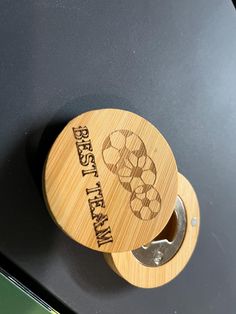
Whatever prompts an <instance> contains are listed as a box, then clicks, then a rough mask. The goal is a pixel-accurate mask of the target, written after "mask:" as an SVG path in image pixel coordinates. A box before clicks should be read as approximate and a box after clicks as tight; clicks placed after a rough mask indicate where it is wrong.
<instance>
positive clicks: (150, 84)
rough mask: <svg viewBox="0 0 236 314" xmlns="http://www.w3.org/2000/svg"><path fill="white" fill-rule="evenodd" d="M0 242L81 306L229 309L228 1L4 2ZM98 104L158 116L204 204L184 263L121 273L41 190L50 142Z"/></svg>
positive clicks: (233, 38) (232, 197) (0, 9)
mask: <svg viewBox="0 0 236 314" xmlns="http://www.w3.org/2000/svg"><path fill="white" fill-rule="evenodd" d="M0 40H1V41H0V42H1V46H0V105H1V114H0V121H1V132H0V152H1V154H0V162H1V163H0V166H1V171H0V182H1V193H0V204H1V209H0V251H1V252H2V254H4V255H5V256H6V257H7V258H9V259H10V260H11V261H13V262H14V263H15V264H17V265H18V266H19V267H20V268H21V269H22V270H24V271H26V273H27V274H29V275H30V276H31V277H32V278H34V279H35V280H36V281H39V282H40V284H41V285H42V286H43V287H45V289H47V290H48V291H49V292H51V293H52V294H54V295H55V296H56V297H57V298H59V299H60V300H62V301H63V302H64V303H65V304H66V305H68V307H69V308H71V309H72V310H74V311H75V312H77V313H79V314H82V313H83V314H91V313H97V314H98V313H101V314H108V313H124V314H126V313H136V314H138V313H146V314H153V313H161V314H180V313H181V314H190V313H191V314H195V313H196V314H199V313H214V314H222V313H227V314H231V313H234V312H235V308H236V298H235V292H236V270H235V264H236V250H235V249H234V247H235V242H234V241H235V238H236V227H235V221H236V205H235V204H236V191H235V186H236V88H235V86H236V85H235V81H236V57H235V56H236V53H235V51H236V19H235V10H234V7H233V4H232V3H231V1H229V0H225V1H223V0H208V1H205V0H199V1H192V0H181V1H175V0H167V1H159V0H158V1H157V0H153V1H149V0H145V1H144V0H142V1H141V0H140V1H139V0H135V1H134V0H130V1H103V0H101V1H73V0H68V1H66V0H57V1H54V0H53V1H51V0H41V1H36V0H35V1H34V0H31V1H1V3H0ZM102 107H119V108H124V109H128V110H131V111H134V112H136V113H138V114H140V115H142V116H144V117H145V118H147V119H148V120H150V121H151V122H152V123H153V124H154V125H156V126H157V127H158V128H159V130H160V131H161V132H162V133H163V134H164V136H165V137H166V138H167V140H168V142H169V143H170V145H171V147H172V149H173V151H174V153H175V156H176V160H177V163H178V166H179V170H180V172H182V173H183V174H185V175H186V176H187V177H188V178H189V179H190V180H191V182H192V184H193V185H194V187H195V189H196V191H197V193H198V197H199V201H200V205H201V231H200V237H199V241H198V245H197V249H196V251H195V253H194V255H193V257H192V259H191V261H190V263H189V264H188V266H187V267H186V269H185V270H184V271H183V273H182V274H181V276H179V277H178V278H177V279H175V280H174V281H172V282H171V283H170V284H168V285H166V286H164V287H162V288H159V289H152V290H143V289H137V288H134V287H131V286H129V285H128V284H127V283H126V282H125V281H123V280H122V279H120V278H119V277H118V276H117V275H116V274H114V273H113V272H112V271H111V270H110V269H109V268H108V266H107V265H106V264H105V262H104V260H103V257H102V255H101V254H100V253H97V252H94V251H91V250H88V249H86V248H84V247H82V246H80V245H77V244H76V243H74V242H72V241H71V240H70V239H69V238H67V237H66V236H65V235H64V234H63V233H62V232H61V231H60V230H59V229H58V228H57V227H56V225H55V224H54V223H53V221H52V220H51V218H50V216H49V214H48V212H47V210H46V207H45V204H44V201H43V198H42V194H41V183H40V182H41V171H42V166H43V161H44V159H45V157H46V154H47V151H48V149H49V147H50V145H51V143H52V142H53V140H54V139H55V136H56V135H57V134H58V132H59V131H60V130H61V128H62V126H63V125H64V124H65V123H66V122H67V121H68V120H69V119H70V118H72V117H73V116H75V115H77V114H79V113H81V112H83V111H86V110H89V109H92V108H102Z"/></svg>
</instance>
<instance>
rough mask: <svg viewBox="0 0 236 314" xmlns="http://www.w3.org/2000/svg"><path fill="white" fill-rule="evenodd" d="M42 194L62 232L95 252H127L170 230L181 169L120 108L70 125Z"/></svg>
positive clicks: (157, 139) (147, 127)
mask: <svg viewBox="0 0 236 314" xmlns="http://www.w3.org/2000/svg"><path fill="white" fill-rule="evenodd" d="M43 184H44V195H45V200H46V202H47V205H48V209H49V210H50V213H51V214H52V216H53V218H54V220H55V222H56V223H57V224H58V225H59V226H60V228H61V229H62V230H63V231H64V232H65V233H66V234H67V235H69V236H70V237H71V238H73V239H74V240H75V241H77V242H79V243H81V244H83V245H85V246H87V247H89V248H92V249H95V250H98V251H103V252H122V251H128V250H132V249H135V248H138V247H140V246H141V245H142V244H144V243H147V242H148V241H151V240H152V239H153V238H154V236H156V235H157V234H158V233H159V232H161V230H162V229H163V228H164V227H165V225H166V223H167V222H168V220H169V219H170V216H171V214H172V212H173V209H174V205H175V200H176V197H177V187H178V179H177V167H176V162H175V158H174V156H173V153H172V151H171V149H170V147H169V145H168V143H167V141H166V140H165V139H164V137H163V136H162V135H161V133H160V132H159V131H158V130H157V128H156V127H154V126H153V125H152V124H151V123H150V122H148V121H147V120H145V119H144V118H142V117H140V116H138V115H136V114H134V113H131V112H128V111H124V110H119V109H101V110H94V111H89V112H85V113H83V114H81V115H79V116H77V117H76V118H74V119H73V120H71V121H70V122H69V123H68V124H67V125H66V127H65V128H64V129H63V131H62V132H61V133H60V134H59V136H58V137H57V139H56V141H55V142H54V144H53V146H52V148H51V150H50V152H49V155H48V158H47V160H46V163H45V169H44V175H43Z"/></svg>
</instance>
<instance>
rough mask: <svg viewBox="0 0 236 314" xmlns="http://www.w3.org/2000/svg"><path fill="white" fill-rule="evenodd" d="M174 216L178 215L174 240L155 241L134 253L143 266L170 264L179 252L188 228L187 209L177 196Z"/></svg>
mask: <svg viewBox="0 0 236 314" xmlns="http://www.w3.org/2000/svg"><path fill="white" fill-rule="evenodd" d="M173 215H176V221H177V226H176V230H175V235H174V238H173V240H172V241H171V242H170V241H168V240H167V239H161V240H155V239H154V240H153V241H151V242H150V243H147V244H146V245H143V246H142V247H140V248H138V249H136V250H133V251H132V254H133V255H134V257H135V258H136V259H137V260H138V261H139V262H140V263H141V264H142V265H144V266H147V267H158V266H160V265H163V264H165V263H166V262H168V261H169V260H170V259H172V258H173V257H174V255H175V254H176V253H177V252H178V250H179V248H180V246H181V244H182V242H183V239H184V236H185V231H186V226H187V218H186V211H185V207H184V204H183V202H182V200H181V198H180V197H179V196H177V199H176V204H175V210H174V213H173ZM194 218H195V217H194ZM192 220H193V219H192Z"/></svg>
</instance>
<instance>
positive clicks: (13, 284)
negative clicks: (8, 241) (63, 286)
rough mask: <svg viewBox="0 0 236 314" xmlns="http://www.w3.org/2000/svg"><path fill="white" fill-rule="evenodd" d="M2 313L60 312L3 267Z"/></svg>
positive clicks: (0, 280)
mask: <svg viewBox="0 0 236 314" xmlns="http://www.w3.org/2000/svg"><path fill="white" fill-rule="evenodd" d="M0 313H1V314H48V313H51V314H59V313H58V312H57V311H55V310H53V309H52V308H51V307H50V306H49V305H48V304H47V303H45V302H44V301H42V300H41V299H40V298H39V297H38V296H36V295H35V294H34V293H33V292H32V291H30V290H29V289H28V288H26V287H25V286H23V285H22V284H21V283H20V282H19V281H17V280H16V279H15V278H13V277H11V276H10V275H9V274H8V273H6V272H5V271H3V270H2V269H0Z"/></svg>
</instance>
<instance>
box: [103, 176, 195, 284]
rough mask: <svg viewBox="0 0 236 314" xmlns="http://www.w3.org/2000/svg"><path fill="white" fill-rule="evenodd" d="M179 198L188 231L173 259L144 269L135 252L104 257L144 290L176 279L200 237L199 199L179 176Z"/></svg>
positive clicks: (115, 268) (126, 278) (186, 181)
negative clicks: (182, 205)
mask: <svg viewBox="0 0 236 314" xmlns="http://www.w3.org/2000/svg"><path fill="white" fill-rule="evenodd" d="M178 178H179V183H178V196H179V197H180V198H181V200H182V202H183V204H184V207H185V211H186V216H187V220H186V231H185V236H184V239H183V242H182V244H181V246H180V248H179V250H178V251H177V253H176V254H175V255H174V257H173V258H172V259H170V260H169V261H168V262H166V263H165V264H163V265H160V266H157V267H147V266H144V265H143V264H142V263H140V261H138V260H137V259H136V257H135V256H134V255H133V253H132V251H129V252H122V253H111V254H108V253H105V254H104V257H105V260H106V262H107V263H108V265H109V266H110V267H111V268H112V269H113V271H114V272H116V273H117V274H118V275H119V276H121V277H122V278H124V279H125V280H126V281H128V282H129V283H130V284H132V285H134V286H137V287H141V288H155V287H159V286H162V285H164V284H166V283H168V282H169V281H171V280H172V279H174V278H175V277H176V276H177V275H178V274H179V273H180V272H181V271H182V270H183V269H184V267H185V266H186V264H187V263H188V261H189V259H190V257H191V255H192V253H193V251H194V248H195V245H196V242H197V238H198V233H199V227H200V212H199V205H198V200H197V196H196V194H195V192H194V190H193V187H192V186H191V184H190V183H189V182H188V180H187V179H186V178H185V177H184V176H182V175H180V174H179V176H178Z"/></svg>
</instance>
